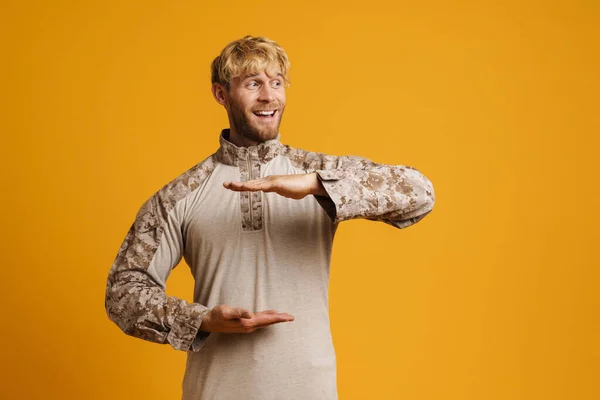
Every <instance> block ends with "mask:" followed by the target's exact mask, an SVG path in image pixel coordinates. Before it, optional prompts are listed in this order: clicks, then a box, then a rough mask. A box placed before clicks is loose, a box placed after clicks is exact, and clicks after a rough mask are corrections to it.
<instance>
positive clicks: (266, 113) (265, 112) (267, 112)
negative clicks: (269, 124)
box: [255, 110, 275, 116]
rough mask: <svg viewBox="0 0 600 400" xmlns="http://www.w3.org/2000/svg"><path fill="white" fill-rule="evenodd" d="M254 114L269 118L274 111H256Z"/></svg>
mask: <svg viewBox="0 0 600 400" xmlns="http://www.w3.org/2000/svg"><path fill="white" fill-rule="evenodd" d="M255 114H258V115H269V116H271V115H273V114H275V111H274V110H273V111H257V112H255Z"/></svg>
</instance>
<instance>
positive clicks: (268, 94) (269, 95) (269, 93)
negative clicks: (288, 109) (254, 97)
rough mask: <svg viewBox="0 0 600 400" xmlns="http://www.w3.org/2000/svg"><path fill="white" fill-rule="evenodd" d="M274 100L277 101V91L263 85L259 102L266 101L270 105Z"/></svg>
mask: <svg viewBox="0 0 600 400" xmlns="http://www.w3.org/2000/svg"><path fill="white" fill-rule="evenodd" d="M274 99H275V89H273V88H272V87H271V86H269V85H263V86H262V87H261V88H260V91H259V93H258V100H259V101H266V102H268V103H270V102H272V101H273V100H274Z"/></svg>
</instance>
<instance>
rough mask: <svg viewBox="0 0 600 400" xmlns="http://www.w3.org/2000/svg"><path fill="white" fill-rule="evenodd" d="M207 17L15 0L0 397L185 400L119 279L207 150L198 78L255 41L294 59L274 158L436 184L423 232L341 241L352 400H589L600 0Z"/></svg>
mask: <svg viewBox="0 0 600 400" xmlns="http://www.w3.org/2000/svg"><path fill="white" fill-rule="evenodd" d="M9 3H10V4H9ZM205 3H208V2H202V1H178V2H175V1H174V2H166V1H165V2H162V1H161V2H159V1H117V0H110V1H79V2H74V1H52V2H50V1H12V2H8V1H4V2H2V5H1V6H0V30H1V32H0V33H1V35H0V40H1V41H2V49H3V50H2V56H3V58H4V60H3V61H2V66H1V67H0V68H1V69H2V73H1V79H2V81H3V82H2V89H1V90H2V94H3V96H2V100H1V101H2V102H1V103H0V106H1V109H2V111H1V113H0V115H1V117H0V118H1V119H0V121H1V122H2V125H1V133H2V136H1V146H0V156H1V160H2V170H1V174H2V176H1V178H2V183H3V185H2V186H3V190H2V196H1V201H2V209H3V213H2V215H3V225H2V228H3V229H2V238H1V239H2V271H3V279H2V283H3V285H2V286H3V287H2V291H1V292H0V293H1V294H0V296H1V298H0V299H1V301H2V308H1V310H2V314H1V316H0V321H1V324H2V325H1V329H0V335H1V336H0V338H1V343H2V347H3V348H2V355H1V359H2V363H1V366H0V368H2V371H1V374H0V380H1V382H0V391H1V393H0V397H1V398H2V399H103V400H104V399H142V398H143V399H148V400H149V399H177V398H179V396H180V383H181V378H182V375H183V372H184V363H185V353H183V352H177V351H175V350H172V349H171V348H170V347H168V346H166V345H165V346H161V345H157V344H152V343H148V342H144V341H141V340H138V339H134V338H130V337H128V336H126V335H125V334H123V333H121V332H120V331H119V330H118V328H117V327H116V325H114V324H112V323H111V322H110V321H109V320H108V319H107V317H106V314H105V310H104V308H103V306H104V289H105V281H106V276H107V274H108V270H109V268H110V266H111V264H112V262H113V260H114V257H115V255H116V252H117V250H118V248H119V246H120V244H121V241H122V240H123V238H124V236H125V233H126V232H127V230H128V228H129V226H130V224H131V222H132V221H133V218H134V216H135V213H136V211H137V209H138V208H139V206H140V205H141V204H142V202H143V201H144V200H145V199H147V198H148V197H149V196H150V195H151V194H152V193H154V192H155V191H156V190H158V189H159V188H160V187H161V186H162V185H164V184H165V183H167V182H168V181H169V180H171V179H172V178H174V177H176V176H177V175H179V174H180V173H182V172H183V171H185V170H187V169H188V168H189V167H191V166H192V165H194V164H195V163H197V162H199V161H200V160H202V159H204V158H205V157H206V156H208V155H209V154H211V153H212V152H214V151H215V150H216V147H217V146H218V133H219V131H220V129H222V128H224V127H226V126H227V125H226V124H227V118H226V114H225V111H224V109H222V108H221V107H220V106H219V105H218V104H217V103H216V102H215V101H214V100H213V98H212V97H211V94H210V83H209V79H210V77H209V76H210V75H209V65H210V62H211V61H212V59H213V58H214V57H215V56H216V55H217V54H218V52H219V51H220V49H221V48H222V47H223V46H225V45H226V44H227V43H229V42H230V41H231V40H234V39H237V38H239V37H241V36H243V35H245V34H254V35H265V36H268V37H270V38H272V39H274V40H276V41H278V42H279V43H280V44H281V45H282V46H283V47H284V48H285V49H286V50H287V52H288V54H289V56H290V58H291V62H292V69H291V78H292V86H291V87H290V89H289V90H288V93H287V94H288V106H287V111H286V114H285V116H284V119H283V123H282V125H281V133H282V142H284V143H287V144H290V145H292V146H296V147H301V148H307V149H311V150H314V151H322V152H327V153H331V154H338V155H339V154H356V155H362V156H365V157H369V158H371V159H373V160H376V161H379V162H385V163H395V164H407V165H411V166H414V167H416V168H417V169H419V170H421V171H422V172H423V173H424V174H425V175H427V176H428V177H429V178H430V179H431V180H432V181H433V183H434V186H435V190H436V196H437V203H436V206H435V209H434V211H433V212H432V213H431V214H430V215H429V216H428V217H427V218H426V219H424V220H423V221H422V222H421V223H419V224H417V225H416V226H413V227H410V228H408V229H405V230H396V229H394V228H392V227H391V226H388V225H385V224H383V223H375V222H371V221H364V220H362V221H351V222H344V223H342V225H341V226H340V230H339V232H338V236H337V238H336V243H335V246H334V256H333V260H332V275H331V286H330V309H331V319H332V332H333V338H334V344H335V348H336V352H337V356H338V387H339V393H340V399H342V400H351V399H383V400H385V399H411V400H412V399H419V400H421V399H423V400H424V399H435V400H439V399H444V400H446V399H461V400H466V399H473V400H475V399H476V400H481V399H511V400H512V399H527V400H532V399H544V400H549V399H576V400H584V399H597V398H600V386H599V385H598V382H597V380H598V377H599V376H600V345H599V341H598V339H599V337H600V322H599V312H598V310H599V306H600V300H599V299H600V296H599V294H598V292H597V288H598V284H599V283H600V282H599V280H598V278H599V274H598V264H599V263H598V261H597V256H596V255H595V254H593V247H594V246H596V242H597V240H598V238H599V235H598V228H597V225H598V222H600V221H599V218H598V213H599V212H598V207H599V206H600V204H599V201H598V189H597V187H598V183H599V180H598V177H597V176H598V172H599V168H598V167H597V164H596V162H597V159H598V134H599V133H600V129H599V122H598V110H599V109H600V107H599V104H598V93H600V87H599V86H600V85H599V80H598V71H599V70H600V65H599V62H598V61H599V60H598V54H600V49H599V48H598V47H599V46H598V41H597V39H598V33H599V32H598V31H599V29H598V24H599V23H600V18H599V13H598V5H597V4H598V3H597V2H594V1H587V2H586V1H566V0H565V1H562V2H558V1H539V2H533V1H524V2H523V1H511V2H503V1H497V2H496V3H495V4H492V3H488V2H480V1H470V2H467V1H448V2H440V3H430V2H418V1H399V2H398V1H391V0H390V1H388V2H378V1H365V2H325V1H315V2H306V1H304V2H302V3H301V4H302V5H300V2H298V4H297V5H290V4H288V3H286V2H283V3H282V2H278V3H277V2H275V3H273V2H243V3H242V2H234V1H227V2H222V3H223V4H225V5H210V6H209V5H204V4H205ZM211 3H217V2H211ZM484 3H485V4H484ZM365 249H367V250H365ZM168 292H169V294H174V295H179V296H182V297H185V298H187V299H188V300H190V299H191V295H192V278H191V276H190V273H189V269H188V268H187V267H186V266H185V265H183V264H182V265H180V267H179V268H177V269H176V270H175V271H174V272H173V275H172V277H171V279H170V281H169V289H168ZM282 399H285V396H283V395H282Z"/></svg>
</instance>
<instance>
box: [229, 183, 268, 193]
mask: <svg viewBox="0 0 600 400" xmlns="http://www.w3.org/2000/svg"><path fill="white" fill-rule="evenodd" d="M223 186H225V188H227V189H230V190H234V191H236V192H243V191H253V192H255V191H259V190H270V184H269V183H267V182H254V181H247V182H225V183H223Z"/></svg>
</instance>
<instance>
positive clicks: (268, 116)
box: [252, 110, 277, 120]
mask: <svg viewBox="0 0 600 400" xmlns="http://www.w3.org/2000/svg"><path fill="white" fill-rule="evenodd" d="M252 114H254V115H256V116H257V117H258V118H259V119H264V120H272V119H275V115H276V114H277V110H262V111H252Z"/></svg>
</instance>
